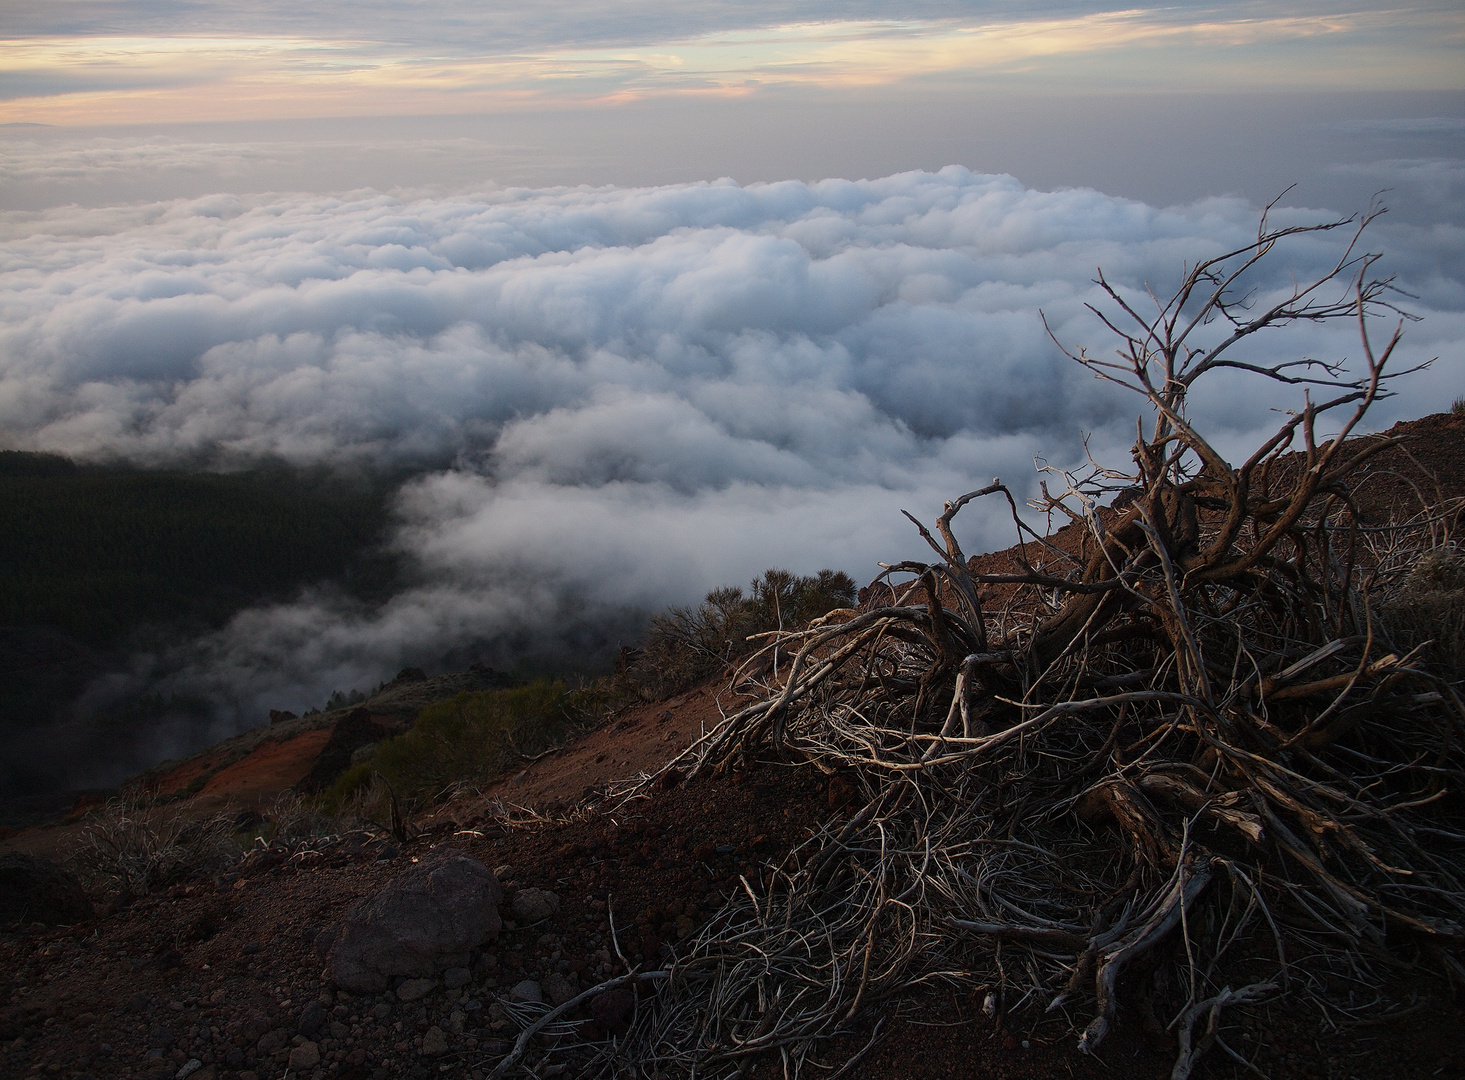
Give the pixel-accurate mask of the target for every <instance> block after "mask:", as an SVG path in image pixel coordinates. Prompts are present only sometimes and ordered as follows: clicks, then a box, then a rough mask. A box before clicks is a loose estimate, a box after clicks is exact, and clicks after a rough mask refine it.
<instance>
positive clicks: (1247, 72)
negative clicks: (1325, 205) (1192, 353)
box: [0, 0, 1465, 126]
mask: <svg viewBox="0 0 1465 1080" xmlns="http://www.w3.org/2000/svg"><path fill="white" fill-rule="evenodd" d="M897 13H898V15H897ZM893 16H896V17H893ZM4 23H5V26H4V29H3V32H4V34H5V35H6V39H7V40H4V41H3V42H0V49H3V53H0V55H3V57H4V64H3V66H4V80H3V84H0V85H3V95H4V105H3V107H0V119H3V121H8V122H11V123H17V122H20V123H45V124H65V125H73V126H78V125H94V124H140V123H168V122H184V121H188V122H193V121H200V120H208V121H218V120H277V119H284V118H301V117H324V116H383V115H391V116H420V115H441V114H459V113H471V112H485V111H503V110H512V109H524V108H530V107H541V108H542V107H545V106H557V107H565V106H574V107H608V106H613V105H615V104H617V103H623V102H628V101H633V100H638V99H645V98H651V97H678V98H695V97H724V98H725V97H735V96H743V95H750V94H757V93H760V92H766V91H769V90H775V89H790V88H799V89H807V90H821V91H840V90H850V89H863V88H869V87H885V88H888V89H890V90H892V91H894V90H897V89H899V90H900V91H902V92H913V93H916V94H919V95H928V96H932V97H941V96H944V95H955V94H963V93H965V94H977V93H980V92H981V91H982V90H983V89H992V88H994V87H998V86H1000V87H1001V88H1003V89H1004V90H1009V91H1010V90H1012V89H1014V88H1022V89H1025V90H1028V91H1030V92H1040V93H1053V92H1060V93H1072V92H1090V91H1093V92H1104V91H1110V92H1112V91H1116V90H1136V89H1143V90H1159V91H1167V92H1176V91H1190V90H1206V91H1237V90H1245V91H1255V90H1271V89H1286V90H1298V89H1309V90H1360V89H1364V90H1459V89H1462V82H1465V59H1462V57H1465V13H1462V10H1461V8H1460V5H1459V4H1457V3H1451V2H1449V0H1424V2H1422V3H1417V4H1400V5H1397V6H1393V5H1385V6H1379V7H1374V6H1362V5H1348V4H1346V3H1341V2H1338V0H1301V2H1298V0H1293V2H1283V3H1271V2H1268V3H1261V2H1257V3H1231V4H1205V3H1179V4H1171V5H1166V6H1163V7H1129V8H1126V7H1121V6H1118V5H1112V4H1110V5H1106V4H1103V3H1046V4H1044V3H1037V4H1017V3H1012V2H1007V3H983V2H977V3H958V2H949V0H948V2H941V0H936V2H927V3H913V4H903V5H889V4H875V3H819V2H812V3H810V2H805V3H797V2H782V3H780V2H776V0H775V2H766V3H757V2H754V3H745V4H728V3H722V4H718V3H711V4H694V5H687V4H683V3H671V2H669V0H632V2H625V0H620V2H616V0H611V2H607V3H588V2H583V0H578V2H577V0H548V2H545V3H534V4H519V5H505V4H487V3H477V2H471V0H438V2H433V3H423V2H414V0H375V2H365V3H362V2H340V0H338V2H334V3H331V2H328V3H321V4H299V3H289V2H277V0H265V2H259V3H252V4H248V5H241V4H238V3H234V2H228V3H225V2H223V0H192V2H190V0H128V2H122V0H112V2H108V0H40V2H27V0H22V2H15V0H12V2H11V3H8V4H7V5H6V16H5V19H4Z"/></svg>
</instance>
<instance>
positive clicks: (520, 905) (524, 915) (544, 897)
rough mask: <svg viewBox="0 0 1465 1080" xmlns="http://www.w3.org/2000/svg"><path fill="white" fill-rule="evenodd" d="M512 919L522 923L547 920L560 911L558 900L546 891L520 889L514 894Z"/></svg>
mask: <svg viewBox="0 0 1465 1080" xmlns="http://www.w3.org/2000/svg"><path fill="white" fill-rule="evenodd" d="M513 908H514V918H515V919H517V920H518V921H519V922H520V923H521V924H522V923H535V922H539V921H540V920H542V919H548V918H550V917H551V916H553V915H555V914H556V913H558V912H559V910H560V898H559V897H558V896H556V895H555V894H554V893H552V892H550V891H549V890H548V889H520V890H519V891H518V892H517V893H515V894H514V904H513Z"/></svg>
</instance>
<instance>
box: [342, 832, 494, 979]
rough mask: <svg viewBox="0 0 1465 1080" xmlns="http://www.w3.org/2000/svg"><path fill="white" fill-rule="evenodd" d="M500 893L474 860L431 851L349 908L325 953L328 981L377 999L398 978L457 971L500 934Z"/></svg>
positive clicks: (453, 852) (481, 866) (486, 871)
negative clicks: (410, 867)
mask: <svg viewBox="0 0 1465 1080" xmlns="http://www.w3.org/2000/svg"><path fill="white" fill-rule="evenodd" d="M503 898H504V891H503V888H502V887H501V886H500V885H499V883H498V879H497V878H495V877H494V876H493V873H492V872H491V871H490V870H489V869H488V867H486V866H484V865H483V864H482V863H481V862H479V861H478V860H477V859H473V858H469V857H468V856H467V855H463V854H461V853H460V852H456V851H448V850H444V851H438V852H434V853H432V854H430V855H428V856H427V857H425V858H424V859H423V860H422V861H421V862H420V863H418V864H417V865H416V866H414V867H412V869H411V870H409V871H407V873H405V874H403V875H402V876H401V877H400V878H398V879H397V880H396V881H394V882H392V883H391V884H390V885H388V886H387V887H386V888H384V889H382V891H381V892H379V893H377V894H376V896H374V897H372V898H371V899H369V900H362V901H358V902H357V903H356V904H354V905H352V907H351V909H350V910H349V911H348V912H347V913H346V917H345V919H343V920H342V922H341V926H340V931H339V933H338V934H336V935H335V940H334V941H333V942H332V944H331V946H330V951H329V953H328V954H327V956H326V965H327V967H328V968H329V970H330V973H331V978H333V979H335V980H336V982H337V983H338V984H340V985H341V986H342V987H344V988H346V989H347V990H351V991H355V992H371V993H376V992H378V991H381V990H383V989H385V988H386V986H387V985H388V983H389V982H390V981H391V980H392V979H394V978H396V977H397V976H398V975H402V976H406V977H407V978H431V977H434V976H437V975H439V974H440V973H441V972H443V971H444V970H446V969H448V968H454V967H463V966H465V965H466V964H467V962H468V958H469V954H470V953H471V952H472V951H473V950H474V949H476V948H478V947H479V946H480V945H482V944H483V942H484V941H486V940H487V939H488V938H489V937H490V936H491V935H494V934H497V933H498V930H499V913H498V909H499V904H500V903H502V902H503Z"/></svg>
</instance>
